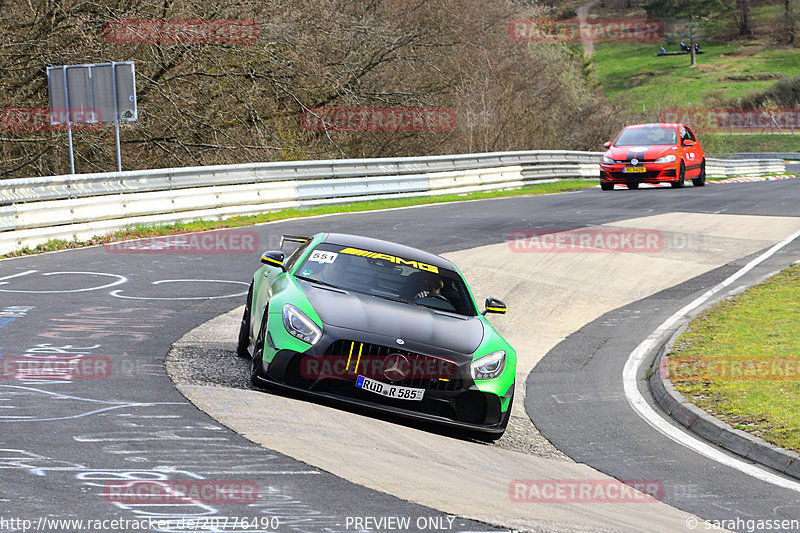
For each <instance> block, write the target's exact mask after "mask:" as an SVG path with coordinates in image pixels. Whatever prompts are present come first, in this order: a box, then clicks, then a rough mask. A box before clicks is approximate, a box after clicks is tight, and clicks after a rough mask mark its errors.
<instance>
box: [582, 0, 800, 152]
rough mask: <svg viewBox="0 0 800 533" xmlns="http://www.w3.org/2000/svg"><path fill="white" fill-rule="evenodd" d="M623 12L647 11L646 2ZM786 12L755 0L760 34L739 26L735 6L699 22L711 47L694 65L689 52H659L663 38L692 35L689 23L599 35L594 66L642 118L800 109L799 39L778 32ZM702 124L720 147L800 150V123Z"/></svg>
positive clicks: (619, 101)
mask: <svg viewBox="0 0 800 533" xmlns="http://www.w3.org/2000/svg"><path fill="white" fill-rule="evenodd" d="M621 13H623V14H626V15H628V16H630V15H634V14H637V13H638V14H639V15H640V16H644V13H643V11H641V10H633V11H631V10H628V11H622V12H617V14H621ZM782 15H783V7H782V6H781V5H776V4H774V3H772V4H770V3H766V2H764V3H760V4H755V5H754V7H753V9H752V11H751V13H750V21H751V24H752V25H753V35H748V36H741V35H738V34H737V33H736V32H735V31H732V28H731V23H730V18H731V17H732V15H731V14H730V13H727V14H726V15H725V16H720V17H717V18H715V19H712V20H710V21H709V23H707V24H705V25H703V26H700V27H699V28H698V30H697V33H698V37H697V41H698V42H699V44H700V46H701V49H702V50H703V52H704V53H703V54H702V55H698V56H697V65H696V66H694V67H690V66H689V63H690V59H689V56H688V55H678V56H660V57H659V56H657V55H656V54H657V53H658V51H659V48H660V47H661V46H664V47H665V48H666V49H667V50H668V51H676V50H678V49H679V44H678V43H679V42H680V40H682V39H685V40H686V41H688V34H687V33H686V31H685V26H681V25H680V24H675V25H674V26H672V27H670V25H669V24H667V27H668V31H667V32H666V34H665V38H664V39H663V40H661V41H659V42H653V43H621V42H606V43H597V44H596V45H595V54H594V56H593V58H592V60H593V63H592V68H593V71H594V74H595V76H596V79H597V82H598V84H599V85H600V86H601V87H602V90H603V92H604V94H605V95H606V96H607V97H608V99H609V101H610V102H612V104H614V105H615V106H617V107H619V108H620V109H624V110H626V111H627V113H629V114H631V116H632V118H633V119H634V120H640V121H657V120H659V119H660V118H661V117H663V116H664V112H665V111H667V110H674V109H687V108H691V109H711V110H736V109H773V110H774V109H800V77H798V73H800V48H798V46H797V43H796V42H795V43H792V44H787V43H786V42H785V39H783V38H782V37H781V35H780V33H779V32H778V29H780V28H781V25H782V20H783V19H782ZM682 29H684V31H682ZM798 126H800V124H798ZM698 129H699V130H700V133H702V134H703V139H704V144H705V145H707V149H709V150H710V151H712V152H718V153H723V152H739V151H754V152H763V151H778V152H786V151H792V152H795V151H798V150H800V128H798V127H797V126H796V127H795V128H794V131H795V132H796V133H797V135H770V131H769V129H762V130H758V129H757V128H756V129H751V130H747V131H737V132H736V133H737V135H719V134H715V133H714V132H711V131H703V129H704V128H703V127H702V126H700V127H698ZM773 131H774V132H775V131H777V130H776V129H775V128H773ZM791 131H792V130H791V128H786V130H785V132H786V133H791Z"/></svg>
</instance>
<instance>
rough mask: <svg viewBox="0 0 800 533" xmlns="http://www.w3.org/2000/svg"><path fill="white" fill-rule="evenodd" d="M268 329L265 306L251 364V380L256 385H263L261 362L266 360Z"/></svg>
mask: <svg viewBox="0 0 800 533" xmlns="http://www.w3.org/2000/svg"><path fill="white" fill-rule="evenodd" d="M266 331H267V309H266V308H264V316H263V318H262V319H261V330H260V331H259V332H258V337H257V338H256V343H255V345H254V346H253V361H252V363H251V364H250V382H251V383H252V384H253V385H255V386H256V387H263V386H264V385H263V382H262V377H261V362H262V361H263V360H264V342H265V339H266V333H265V332H266Z"/></svg>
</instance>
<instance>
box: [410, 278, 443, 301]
mask: <svg viewBox="0 0 800 533" xmlns="http://www.w3.org/2000/svg"><path fill="white" fill-rule="evenodd" d="M442 287H444V282H443V281H442V278H440V277H439V276H437V275H436V274H431V273H430V272H425V273H424V275H423V276H420V280H419V291H418V292H417V293H416V295H415V296H414V299H415V300H418V299H420V298H427V297H428V296H434V295H440V294H441V292H442Z"/></svg>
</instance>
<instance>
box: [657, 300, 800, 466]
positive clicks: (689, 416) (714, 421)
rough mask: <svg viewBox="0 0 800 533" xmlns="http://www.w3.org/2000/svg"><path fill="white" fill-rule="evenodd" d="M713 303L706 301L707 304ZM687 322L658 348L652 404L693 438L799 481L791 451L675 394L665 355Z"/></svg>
mask: <svg viewBox="0 0 800 533" xmlns="http://www.w3.org/2000/svg"><path fill="white" fill-rule="evenodd" d="M713 303H714V302H713V301H712V302H709V303H708V305H711V304H713ZM688 325H689V320H688V319H687V320H686V322H685V323H684V324H683V325H682V326H681V327H679V328H678V329H677V330H676V331H675V332H674V333H673V334H672V335H671V336H670V337H669V338H668V339H667V341H666V342H665V343H663V344H662V345H661V347H660V348H659V350H658V354H657V355H656V357H655V361H654V365H653V367H651V368H653V369H654V370H655V371H654V372H653V374H652V375H651V376H650V378H649V380H648V381H649V384H650V392H651V393H652V395H653V398H654V399H655V401H656V403H657V404H658V405H659V407H661V409H663V410H664V411H665V412H666V413H667V414H668V415H669V416H670V417H672V418H673V419H674V420H675V421H677V422H679V423H680V424H681V425H682V426H683V427H685V428H687V429H688V430H689V431H691V432H692V433H694V434H695V435H697V436H699V437H702V438H704V439H705V440H707V441H709V442H711V443H712V444H715V445H717V446H719V447H721V448H724V449H726V450H728V451H729V452H732V453H735V454H736V455H739V456H740V457H743V458H745V459H749V460H750V461H753V462H754V463H758V464H761V465H763V466H767V467H769V468H772V469H774V470H777V471H778V472H780V473H782V474H785V475H787V476H790V477H792V478H794V479H797V480H800V455H798V454H797V453H796V452H793V451H791V450H786V449H784V448H781V447H779V446H775V445H774V444H771V443H769V442H767V441H765V440H764V439H762V438H760V437H756V436H755V435H750V434H749V433H746V432H744V431H741V430H738V429H733V427H731V425H730V424H727V423H726V422H723V421H722V420H720V419H718V418H716V417H714V416H712V415H710V414H708V413H707V412H705V411H704V410H702V409H700V408H699V407H697V406H696V405H695V404H693V403H692V402H691V401H689V400H688V399H687V398H686V397H685V396H684V395H683V394H681V393H680V392H678V390H677V389H676V388H675V386H674V385H673V384H672V380H670V378H669V364H668V363H669V355H668V354H669V352H670V351H671V350H672V346H673V345H674V344H675V341H676V340H677V339H678V337H679V336H680V335H681V333H683V332H684V330H686V328H687V327H688Z"/></svg>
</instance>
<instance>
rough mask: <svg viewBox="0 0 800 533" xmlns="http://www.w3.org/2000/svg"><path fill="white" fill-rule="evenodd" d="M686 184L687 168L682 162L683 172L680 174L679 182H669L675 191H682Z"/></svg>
mask: <svg viewBox="0 0 800 533" xmlns="http://www.w3.org/2000/svg"><path fill="white" fill-rule="evenodd" d="M685 183H686V166H685V165H684V164H683V161H681V170H680V172H679V173H678V181H671V182H669V184H670V185H672V188H673V189H680V188H681V187H683V185H684V184H685Z"/></svg>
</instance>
